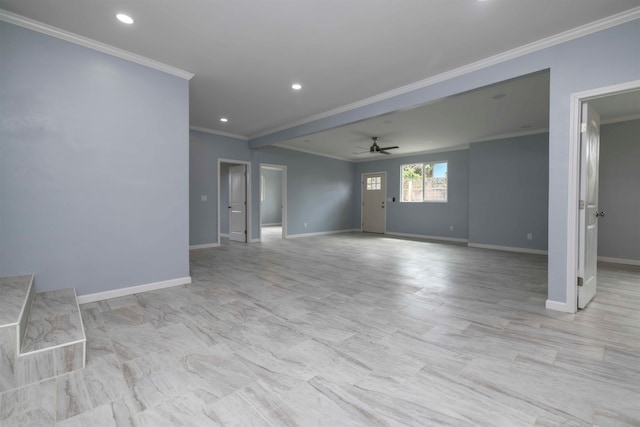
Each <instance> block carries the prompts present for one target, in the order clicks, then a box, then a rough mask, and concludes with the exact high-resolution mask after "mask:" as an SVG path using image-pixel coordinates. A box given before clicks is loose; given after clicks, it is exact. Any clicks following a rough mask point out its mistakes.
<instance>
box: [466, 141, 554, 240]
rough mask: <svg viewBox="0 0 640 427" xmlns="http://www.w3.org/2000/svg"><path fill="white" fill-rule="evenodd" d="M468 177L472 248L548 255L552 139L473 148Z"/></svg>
mask: <svg viewBox="0 0 640 427" xmlns="http://www.w3.org/2000/svg"><path fill="white" fill-rule="evenodd" d="M469 174H470V176H469V178H470V179H469V243H479V244H485V245H497V246H509V247H516V248H527V249H540V250H547V235H548V229H547V217H548V215H547V210H548V199H549V134H547V133H544V134H537V135H529V136H520V137H516V138H508V139H502V140H497V141H486V142H478V143H475V144H471V148H470V151H469ZM528 233H532V234H533V240H527V234H528Z"/></svg>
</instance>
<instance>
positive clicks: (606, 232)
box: [598, 120, 640, 261]
mask: <svg viewBox="0 0 640 427" xmlns="http://www.w3.org/2000/svg"><path fill="white" fill-rule="evenodd" d="M598 205H599V207H600V210H605V211H606V212H607V215H606V216H605V217H604V218H602V219H600V220H599V223H598V256H603V257H609V258H621V259H626V260H636V261H640V120H633V121H628V122H622V123H613V124H609V125H602V126H601V128H600V192H599V201H598Z"/></svg>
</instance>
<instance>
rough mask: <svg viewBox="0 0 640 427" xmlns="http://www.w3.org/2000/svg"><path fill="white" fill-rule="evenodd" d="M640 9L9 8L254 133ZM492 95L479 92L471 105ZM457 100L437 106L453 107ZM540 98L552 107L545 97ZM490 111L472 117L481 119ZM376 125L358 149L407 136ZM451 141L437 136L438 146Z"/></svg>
mask: <svg viewBox="0 0 640 427" xmlns="http://www.w3.org/2000/svg"><path fill="white" fill-rule="evenodd" d="M637 6H640V0H615V1H614V0H535V1H534V0H520V1H516V0H489V1H482V2H481V1H477V0H349V1H345V0H181V1H177V0H153V1H140V0H137V1H136V0H99V1H98V0H55V1H54V0H0V8H2V9H5V10H8V11H10V12H13V13H17V14H19V15H22V16H25V17H27V18H31V19H34V20H37V21H41V22H44V23H46V24H49V25H52V26H54V27H58V28H61V29H63V30H66V31H70V32H72V33H76V34H79V35H82V36H85V37H89V38H91V39H94V40H97V41H100V42H103V43H106V44H109V45H112V46H115V47H118V48H120V49H124V50H127V51H130V52H133V53H135V54H138V55H142V56H146V57H148V58H151V59H154V60H156V61H160V62H163V63H166V64H168V65H171V66H174V67H178V68H181V69H184V70H186V71H190V72H192V73H195V77H194V78H193V80H191V82H190V104H191V105H190V121H191V125H192V126H198V127H204V128H208V129H212V130H216V131H221V132H227V133H232V134H236V135H242V136H245V137H253V136H257V135H261V134H265V133H268V132H269V131H271V130H274V129H277V128H281V127H283V126H286V125H288V124H290V123H293V122H296V121H300V120H304V119H305V118H308V117H311V116H314V115H317V114H321V113H324V112H327V111H329V110H332V109H335V108H338V107H342V106H345V105H348V104H351V103H354V102H357V101H361V100H363V99H366V98H369V97H372V96H375V95H378V94H381V93H383V92H386V91H389V90H392V89H396V88H399V87H402V86H404V85H407V84H410V83H413V82H416V81H420V80H423V79H426V78H428V77H431V76H434V75H438V74H440V73H443V72H446V71H448V70H451V69H454V68H457V67H461V66H463V65H466V64H470V63H472V62H475V61H478V60H480V59H483V58H486V57H489V56H492V55H495V54H498V53H501V52H504V51H507V50H510V49H514V48H517V47H519V46H522V45H525V44H527V43H531V42H534V41H537V40H540V39H542V38H545V37H549V36H552V35H555V34H558V33H561V32H563V31H566V30H569V29H572V28H575V27H577V26H580V25H583V24H587V23H590V22H593V21H595V20H598V19H601V18H604V17H608V16H610V15H613V14H616V13H619V12H623V11H625V10H628V9H631V8H633V7H637ZM116 12H125V13H128V14H130V15H131V16H132V17H133V18H134V19H135V20H136V22H135V24H134V25H132V26H125V25H123V24H121V23H119V22H118V21H116V20H115V17H114V15H115V13H116ZM294 81H299V82H300V83H302V84H303V89H302V90H301V91H300V92H293V91H292V90H291V89H290V85H291V83H293V82H294ZM513 90H514V91H516V89H515V88H514V89H513ZM490 93H491V91H489V92H487V93H484V92H483V91H480V93H478V94H472V95H471V96H472V98H470V101H469V102H480V101H481V99H480V98H482V97H483V96H486V95H488V94H490ZM511 101H512V100H511V99H510V98H509V97H507V98H505V99H503V100H500V101H498V102H497V103H495V104H496V105H495V108H497V109H499V108H500V107H499V106H500V105H503V104H509V103H510V102H511ZM456 102H458V103H459V104H460V103H461V101H460V100H456V99H455V98H452V99H450V100H446V101H444V104H443V105H442V106H439V107H438V108H442V111H447V109H451V108H453V107H452V105H455V103H456ZM535 102H536V105H537V103H538V102H543V100H542V99H537V95H536V100H535ZM461 105H462V107H463V108H466V105H467V104H466V101H465V102H464V103H461ZM469 111H471V110H469ZM528 111H531V112H532V114H530V117H533V113H535V112H538V107H537V106H534V105H530V106H526V107H525V108H522V109H521V110H520V111H519V113H518V114H516V113H515V112H511V111H510V110H509V109H507V108H504V111H503V113H504V114H505V115H513V116H514V120H515V119H516V118H517V119H518V120H520V121H517V122H514V123H512V124H511V125H510V126H505V123H503V122H506V119H504V120H495V121H494V122H483V123H484V125H485V126H484V127H483V128H482V129H481V130H479V131H477V132H476V133H474V134H473V135H469V134H465V133H460V134H456V135H453V136H448V137H447V138H452V139H454V140H455V142H456V143H458V142H459V143H465V142H467V140H468V139H474V138H479V137H481V136H482V134H483V133H486V134H487V135H488V134H492V133H495V132H504V131H510V130H511V129H515V128H516V127H517V126H523V125H526V124H529V125H531V126H532V127H536V126H542V125H544V123H543V120H541V119H540V117H536V118H535V120H534V119H529V118H527V117H522V114H524V115H525V116H526V115H527V114H526V113H527V112H528ZM409 114H419V111H415V112H410V113H409ZM433 114H436V113H435V112H434V113H433ZM482 114H484V113H480V114H479V113H478V112H477V110H476V111H475V112H473V113H470V114H469V115H468V116H466V119H467V120H470V121H478V122H479V121H480V119H479V118H477V116H478V115H482ZM220 116H227V117H228V118H229V122H228V123H226V124H223V123H221V122H220V121H219V118H220ZM385 119H389V120H392V121H394V120H395V121H402V120H405V119H402V118H400V117H396V116H394V115H391V116H390V117H389V118H385ZM407 120H408V119H407ZM376 123H377V122H375V121H374V122H372V127H371V128H366V129H360V130H359V131H360V132H361V133H362V142H359V143H358V145H360V146H363V147H367V146H368V145H369V144H368V141H366V136H367V135H371V134H372V133H373V132H374V131H375V133H379V135H380V136H381V138H383V139H382V140H381V142H382V143H383V144H384V143H385V141H384V138H387V137H389V138H391V139H394V141H395V142H397V141H398V138H401V135H400V134H398V133H395V132H396V131H392V130H389V129H387V128H385V127H384V122H383V123H382V124H379V127H375V126H373V125H374V124H376ZM353 131H354V132H355V131H358V128H355V129H354V130H353ZM337 132H340V131H337ZM356 137H358V138H359V137H360V136H359V135H351V138H352V139H354V140H355V139H356ZM442 138H444V136H442V135H439V134H435V133H434V134H433V135H430V136H429V138H428V139H429V140H432V141H433V142H432V144H434V145H435V144H438V143H439V141H440V140H441V139H442ZM307 139H309V138H307ZM423 139H424V138H423ZM394 141H390V142H394ZM395 142H394V145H395ZM411 143H416V144H417V143H420V144H424V143H425V141H424V140H422V141H414V142H410V141H409V140H406V141H405V142H403V143H402V145H403V149H404V147H407V146H408V145H409V144H411ZM398 145H400V144H398ZM425 147H426V148H428V149H431V146H430V145H425ZM341 155H344V153H342V154H341Z"/></svg>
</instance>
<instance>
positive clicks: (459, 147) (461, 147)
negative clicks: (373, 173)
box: [351, 144, 469, 163]
mask: <svg viewBox="0 0 640 427" xmlns="http://www.w3.org/2000/svg"><path fill="white" fill-rule="evenodd" d="M468 149H469V144H463V145H456V146H454V147H446V148H434V149H433V150H425V151H417V152H415V153H406V154H393V155H391V156H384V157H374V158H369V159H359V160H351V162H354V163H362V162H375V161H380V160H391V159H398V158H402V157H415V156H420V155H422V154H437V153H448V152H450V151H462V150H468Z"/></svg>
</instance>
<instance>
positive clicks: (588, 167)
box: [578, 103, 604, 308]
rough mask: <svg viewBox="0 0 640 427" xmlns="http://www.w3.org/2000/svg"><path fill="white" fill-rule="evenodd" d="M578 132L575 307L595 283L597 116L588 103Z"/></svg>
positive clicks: (582, 305) (588, 298) (588, 296)
mask: <svg viewBox="0 0 640 427" xmlns="http://www.w3.org/2000/svg"><path fill="white" fill-rule="evenodd" d="M580 131H581V136H580V201H579V204H580V206H579V210H578V212H579V219H578V224H579V227H580V228H579V232H578V235H579V237H578V238H579V242H578V251H579V254H578V307H579V308H585V307H586V306H587V304H588V303H589V301H591V299H592V298H593V296H594V295H595V294H596V286H597V283H598V276H597V270H598V218H599V217H600V216H604V212H599V211H598V168H599V154H600V116H599V115H598V113H597V112H596V111H594V110H593V108H591V107H589V104H587V103H584V104H583V105H582V118H581V129H580Z"/></svg>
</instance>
